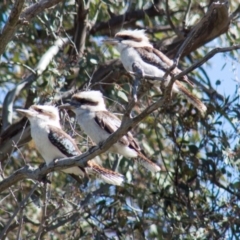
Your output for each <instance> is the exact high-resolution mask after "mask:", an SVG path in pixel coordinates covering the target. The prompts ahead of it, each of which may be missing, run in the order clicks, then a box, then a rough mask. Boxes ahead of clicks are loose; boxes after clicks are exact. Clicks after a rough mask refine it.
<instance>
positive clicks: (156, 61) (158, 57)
mask: <svg viewBox="0 0 240 240" xmlns="http://www.w3.org/2000/svg"><path fill="white" fill-rule="evenodd" d="M136 50H137V51H138V54H139V55H140V56H141V58H142V59H143V60H144V61H145V62H147V63H149V64H151V65H153V66H155V67H157V68H159V69H161V70H163V71H167V70H168V68H169V67H171V66H172V64H173V61H172V60H171V59H169V58H168V57H167V56H166V55H165V54H163V53H162V52H161V51H159V50H157V49H156V48H150V47H141V48H136ZM181 72H182V71H181V70H180V69H179V68H177V67H176V68H174V69H173V70H172V71H171V72H170V75H171V76H174V75H177V74H179V73H181ZM179 80H181V81H183V82H186V83H188V84H190V85H191V86H193V83H192V82H191V81H189V79H188V77H187V75H185V76H183V77H182V78H181V79H179Z"/></svg>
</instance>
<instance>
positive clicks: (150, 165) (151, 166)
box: [137, 152, 161, 173]
mask: <svg viewBox="0 0 240 240" xmlns="http://www.w3.org/2000/svg"><path fill="white" fill-rule="evenodd" d="M137 160H138V162H139V164H141V165H142V166H143V167H144V168H146V169H147V170H149V171H150V172H152V173H156V172H159V171H161V167H160V166H158V165H157V164H156V163H154V162H152V161H151V160H150V159H148V158H147V157H146V156H145V155H143V154H142V153H140V152H139V153H138V159H137Z"/></svg>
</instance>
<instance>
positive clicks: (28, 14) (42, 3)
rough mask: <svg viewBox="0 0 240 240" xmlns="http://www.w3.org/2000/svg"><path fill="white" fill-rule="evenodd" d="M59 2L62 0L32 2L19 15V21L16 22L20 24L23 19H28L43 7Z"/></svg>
mask: <svg viewBox="0 0 240 240" xmlns="http://www.w3.org/2000/svg"><path fill="white" fill-rule="evenodd" d="M60 2H62V0H51V1H50V0H42V1H39V2H37V3H35V4H33V5H32V6H30V7H28V8H26V9H25V10H24V11H23V12H22V14H21V16H20V18H21V21H19V22H18V24H21V23H22V22H23V21H30V20H31V19H32V18H34V17H36V16H37V15H38V14H39V13H41V12H43V11H44V10H45V9H47V8H51V7H53V6H55V5H57V4H58V3H60Z"/></svg>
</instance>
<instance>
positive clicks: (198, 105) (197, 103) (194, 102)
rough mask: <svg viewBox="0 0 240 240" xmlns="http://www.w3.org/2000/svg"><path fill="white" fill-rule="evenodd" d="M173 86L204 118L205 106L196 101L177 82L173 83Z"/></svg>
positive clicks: (198, 100) (195, 98)
mask: <svg viewBox="0 0 240 240" xmlns="http://www.w3.org/2000/svg"><path fill="white" fill-rule="evenodd" d="M175 84H176V86H177V89H178V90H179V92H181V93H182V94H183V95H184V96H185V97H186V98H187V99H188V101H189V102H191V103H192V104H193V105H194V106H195V107H196V108H197V109H198V110H199V111H200V112H201V115H202V116H204V115H205V113H206V111H207V107H206V106H205V104H204V103H203V102H201V101H200V99H198V98H197V97H196V96H194V95H193V94H192V93H191V92H190V91H189V90H188V89H187V88H185V87H184V86H183V85H182V84H181V83H180V82H179V81H175Z"/></svg>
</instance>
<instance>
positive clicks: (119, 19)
mask: <svg viewBox="0 0 240 240" xmlns="http://www.w3.org/2000/svg"><path fill="white" fill-rule="evenodd" d="M163 13H164V11H163V10H162V9H161V10H158V9H156V7H154V5H152V6H151V7H150V8H148V9H147V10H135V11H131V12H127V13H125V14H122V15H118V16H114V17H112V18H111V19H109V20H108V21H107V22H97V23H96V24H95V25H94V26H93V27H92V29H91V30H90V34H95V33H97V32H104V33H106V34H109V29H110V30H114V29H116V28H120V27H121V25H122V24H123V21H124V24H126V23H128V22H131V21H138V20H141V19H144V18H145V15H148V16H149V17H151V18H153V17H155V16H159V15H161V14H163Z"/></svg>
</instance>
